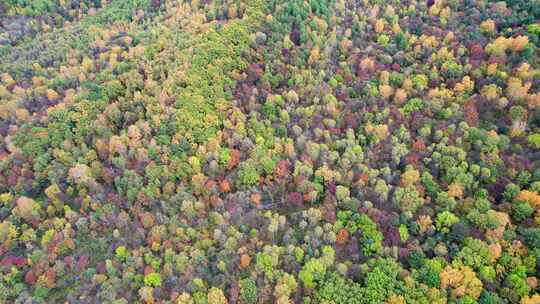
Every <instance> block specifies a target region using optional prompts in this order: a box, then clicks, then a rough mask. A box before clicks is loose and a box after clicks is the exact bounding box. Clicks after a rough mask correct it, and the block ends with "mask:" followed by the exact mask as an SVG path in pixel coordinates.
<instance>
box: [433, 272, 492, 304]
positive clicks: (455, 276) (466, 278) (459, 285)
mask: <svg viewBox="0 0 540 304" xmlns="http://www.w3.org/2000/svg"><path fill="white" fill-rule="evenodd" d="M440 276H441V288H443V289H446V288H450V289H451V295H452V297H454V298H461V297H463V296H470V297H472V298H473V299H478V297H480V293H481V292H482V281H480V280H479V279H478V278H477V277H476V273H475V272H474V271H473V270H472V269H471V268H470V267H468V266H461V267H459V268H453V267H452V266H446V267H445V268H444V270H443V271H442V272H441V275H440Z"/></svg>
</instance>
